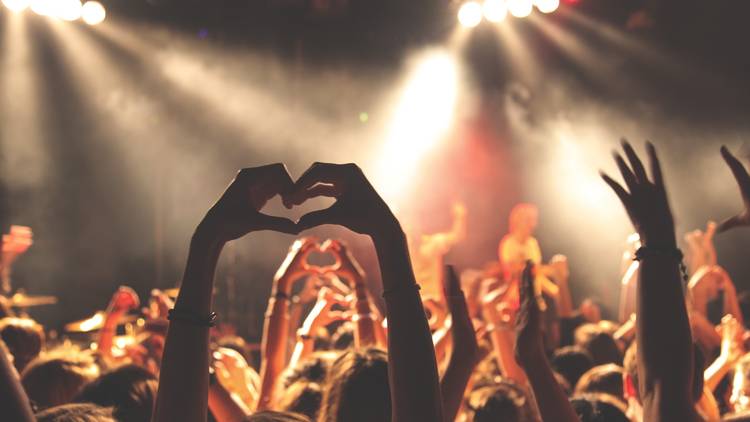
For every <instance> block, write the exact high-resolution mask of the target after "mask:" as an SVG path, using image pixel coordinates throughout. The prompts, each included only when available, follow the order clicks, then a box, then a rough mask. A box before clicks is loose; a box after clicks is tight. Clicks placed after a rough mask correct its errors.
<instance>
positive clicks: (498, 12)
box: [482, 0, 508, 23]
mask: <svg viewBox="0 0 750 422" xmlns="http://www.w3.org/2000/svg"><path fill="white" fill-rule="evenodd" d="M482 11H483V12H484V18H485V19H487V20H488V21H490V22H495V23H497V22H501V21H502V20H503V19H505V16H506V15H507V14H508V6H506V5H505V0H485V2H484V6H482Z"/></svg>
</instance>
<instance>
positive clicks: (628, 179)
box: [614, 153, 638, 192]
mask: <svg viewBox="0 0 750 422" xmlns="http://www.w3.org/2000/svg"><path fill="white" fill-rule="evenodd" d="M614 157H615V163H617V168H619V169H620V174H622V179H623V180H624V181H625V185H627V187H628V189H629V190H630V192H633V190H634V189H635V187H636V186H638V181H637V180H636V179H635V175H634V174H633V172H632V171H631V170H630V167H628V165H627V163H625V160H624V159H623V158H622V156H621V155H620V154H618V153H614Z"/></svg>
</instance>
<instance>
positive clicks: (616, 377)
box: [576, 363, 625, 400]
mask: <svg viewBox="0 0 750 422" xmlns="http://www.w3.org/2000/svg"><path fill="white" fill-rule="evenodd" d="M624 374H625V371H624V370H623V368H622V367H621V366H618V365H615V364H613V363H610V364H607V365H599V366H595V367H593V368H591V369H589V370H588V371H586V373H585V374H583V376H581V379H579V380H578V385H576V394H589V393H606V394H610V395H612V396H613V397H617V398H618V399H620V400H624V398H625V395H624V393H623V387H622V382H623V376H624Z"/></svg>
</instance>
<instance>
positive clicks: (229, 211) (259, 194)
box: [198, 164, 298, 242]
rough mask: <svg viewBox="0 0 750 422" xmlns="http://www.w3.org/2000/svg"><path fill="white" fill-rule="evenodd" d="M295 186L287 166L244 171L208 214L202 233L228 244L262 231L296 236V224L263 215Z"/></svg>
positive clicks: (279, 165)
mask: <svg viewBox="0 0 750 422" xmlns="http://www.w3.org/2000/svg"><path fill="white" fill-rule="evenodd" d="M293 186H294V182H293V181H292V178H291V177H290V176H289V172H288V171H287V169H286V167H285V166H284V165H283V164H270V165H267V166H262V167H253V168H246V169H242V170H240V172H239V173H237V176H236V177H235V178H234V180H233V181H232V183H231V184H230V185H229V187H227V189H226V191H224V194H223V195H222V196H221V198H219V200H218V201H217V202H216V203H215V204H214V205H213V207H211V209H210V210H208V213H207V214H206V216H205V217H204V218H203V221H202V222H201V223H200V225H199V227H198V231H199V232H200V233H207V234H209V235H211V236H216V237H217V240H220V241H224V242H226V241H230V240H234V239H238V238H240V237H242V236H244V235H246V234H247V233H249V232H251V231H259V230H274V231H278V232H282V233H290V234H296V233H298V230H297V226H296V224H294V222H293V221H291V220H289V219H287V218H283V217H274V216H270V215H266V214H263V213H261V212H260V210H261V208H263V206H264V205H265V204H266V202H268V200H269V199H271V198H273V197H274V196H276V195H279V194H281V195H283V194H285V193H287V192H289V191H291V189H292V188H293Z"/></svg>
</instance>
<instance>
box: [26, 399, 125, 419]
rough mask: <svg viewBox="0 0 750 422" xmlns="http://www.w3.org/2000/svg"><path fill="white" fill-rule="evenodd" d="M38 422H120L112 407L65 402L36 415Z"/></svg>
mask: <svg viewBox="0 0 750 422" xmlns="http://www.w3.org/2000/svg"><path fill="white" fill-rule="evenodd" d="M36 420H37V422H118V421H117V420H116V419H115V418H114V416H112V409H107V408H106V407H99V406H97V405H95V404H90V403H83V404H65V405H61V406H56V407H53V408H50V409H47V410H45V411H43V412H41V413H38V414H37V415H36Z"/></svg>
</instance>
